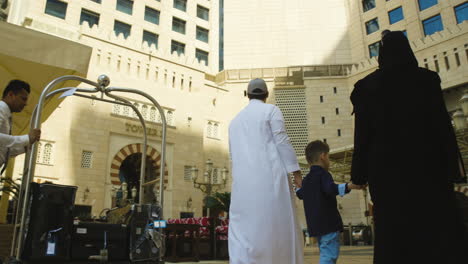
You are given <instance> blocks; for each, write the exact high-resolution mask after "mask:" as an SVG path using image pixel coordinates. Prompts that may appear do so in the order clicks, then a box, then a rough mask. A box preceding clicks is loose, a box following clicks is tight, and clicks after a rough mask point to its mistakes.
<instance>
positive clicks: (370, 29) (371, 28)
mask: <svg viewBox="0 0 468 264" xmlns="http://www.w3.org/2000/svg"><path fill="white" fill-rule="evenodd" d="M377 30H379V20H378V18H374V19H372V20H370V21H367V22H366V32H367V35H369V34H371V33H374V32H376V31H377Z"/></svg>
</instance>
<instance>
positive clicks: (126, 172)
mask: <svg viewBox="0 0 468 264" xmlns="http://www.w3.org/2000/svg"><path fill="white" fill-rule="evenodd" d="M141 159H142V154H141V153H134V154H131V155H129V156H128V157H126V158H125V160H124V161H123V162H122V165H120V169H119V180H120V182H126V183H127V188H128V197H129V198H131V199H133V201H134V202H136V203H138V202H139V201H140V199H139V198H140V190H139V186H140V170H141ZM156 172H157V171H156V168H155V166H154V164H153V162H152V160H151V158H150V157H149V156H146V172H145V180H144V182H145V183H146V182H150V181H153V180H156V179H157V178H158V177H159V175H156ZM134 188H135V190H136V194H135V197H132V190H133V189H134ZM153 190H154V184H149V185H146V186H144V187H143V191H144V193H143V200H144V201H145V202H150V203H151V202H153V201H155V200H156V196H155V195H156V194H155V192H154V191H153Z"/></svg>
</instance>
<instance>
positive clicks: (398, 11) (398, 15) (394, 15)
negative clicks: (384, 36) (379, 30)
mask: <svg viewBox="0 0 468 264" xmlns="http://www.w3.org/2000/svg"><path fill="white" fill-rule="evenodd" d="M403 18H404V16H403V8H402V7H401V6H400V7H398V8H395V9H393V10H392V11H390V12H388V20H389V21H390V24H395V23H396V22H398V21H401V20H403Z"/></svg>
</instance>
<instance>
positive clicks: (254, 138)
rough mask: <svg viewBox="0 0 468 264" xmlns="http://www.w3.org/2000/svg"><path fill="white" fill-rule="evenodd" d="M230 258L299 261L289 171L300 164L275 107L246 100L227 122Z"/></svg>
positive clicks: (245, 262)
mask: <svg viewBox="0 0 468 264" xmlns="http://www.w3.org/2000/svg"><path fill="white" fill-rule="evenodd" d="M229 145H230V153H231V161H232V178H233V182H232V191H231V206H230V210H229V218H230V219H229V235H228V239H229V243H228V245H229V259H230V263H231V264H302V263H303V245H302V235H301V231H300V229H299V226H298V224H297V219H296V212H295V206H294V202H293V199H294V197H293V193H292V191H291V181H290V179H289V177H288V172H293V171H297V170H299V165H298V162H297V158H296V154H295V152H294V149H293V148H292V146H291V143H290V141H289V138H288V136H287V134H286V130H285V128H284V119H283V115H282V113H281V111H280V110H279V108H278V107H276V106H274V105H270V104H265V103H263V102H262V101H260V100H255V99H253V100H250V103H249V104H248V105H247V107H245V108H244V109H243V110H242V111H241V112H240V113H239V114H238V115H237V116H236V117H235V118H234V119H233V120H232V122H231V124H230V126H229Z"/></svg>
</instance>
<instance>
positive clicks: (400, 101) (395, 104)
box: [351, 31, 468, 264]
mask: <svg viewBox="0 0 468 264" xmlns="http://www.w3.org/2000/svg"><path fill="white" fill-rule="evenodd" d="M378 61H379V69H378V70H376V71H375V72H373V73H371V74H369V75H368V76H366V77H365V78H364V79H362V80H360V81H358V82H357V83H356V84H355V88H354V91H353V92H352V94H351V101H352V103H353V106H354V112H355V138H354V154H353V162H352V169H351V180H352V182H353V183H354V184H367V183H368V184H369V190H370V193H371V197H372V201H373V203H374V205H375V207H374V217H375V248H374V263H377V264H382V263H389V264H390V263H391V264H399V263H415V264H416V263H440V264H442V263H444V264H452V263H463V261H466V260H467V253H466V252H467V250H468V244H467V242H466V232H465V230H464V226H463V223H462V220H461V216H460V214H459V212H458V211H457V209H456V205H455V197H454V191H453V182H454V181H456V180H459V179H462V177H464V176H465V175H464V172H463V175H461V171H463V169H462V166H460V163H459V162H460V155H459V150H458V146H457V142H456V138H455V134H454V131H453V128H452V125H451V121H450V117H449V115H448V113H447V110H446V107H445V103H444V100H443V96H442V91H441V87H440V78H439V76H438V74H437V73H435V72H432V71H430V70H427V69H424V68H419V67H418V62H417V60H416V58H415V56H414V54H413V52H412V50H411V47H410V45H409V42H408V40H407V38H406V37H405V36H404V34H403V33H402V32H400V31H396V32H390V31H387V32H386V34H384V37H383V39H382V42H381V47H380V52H379V59H378Z"/></svg>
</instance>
